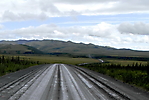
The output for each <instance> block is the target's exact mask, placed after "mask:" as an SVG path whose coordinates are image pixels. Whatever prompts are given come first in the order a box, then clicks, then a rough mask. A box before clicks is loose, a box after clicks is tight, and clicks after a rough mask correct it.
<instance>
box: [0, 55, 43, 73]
mask: <svg viewBox="0 0 149 100" xmlns="http://www.w3.org/2000/svg"><path fill="white" fill-rule="evenodd" d="M38 64H40V62H39V61H37V62H34V61H30V60H25V59H20V57H19V56H18V57H11V58H6V57H5V56H1V57H0V76H1V75H5V74H7V73H11V72H15V71H18V70H21V69H25V68H27V67H30V66H33V65H38Z"/></svg>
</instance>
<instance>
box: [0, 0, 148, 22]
mask: <svg viewBox="0 0 149 100" xmlns="http://www.w3.org/2000/svg"><path fill="white" fill-rule="evenodd" d="M148 5H149V1H148V0H129V1H125V0H50V1H49V0H5V1H4V0H3V1H0V13H1V14H0V22H4V21H20V20H30V19H39V20H44V19H46V18H48V17H55V16H75V15H102V14H109V15H110V14H123V13H149V11H148V9H149V6H148Z"/></svg>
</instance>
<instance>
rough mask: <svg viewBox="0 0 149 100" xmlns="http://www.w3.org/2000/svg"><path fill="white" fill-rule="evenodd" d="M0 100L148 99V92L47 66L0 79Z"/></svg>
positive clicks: (65, 67) (85, 71)
mask: <svg viewBox="0 0 149 100" xmlns="http://www.w3.org/2000/svg"><path fill="white" fill-rule="evenodd" d="M0 100H149V93H148V92H146V91H143V90H140V89H137V88H135V87H132V86H130V85H128V84H125V83H122V82H120V81H117V80H114V79H113V78H111V77H108V76H105V75H102V74H99V73H97V72H94V71H91V70H88V69H84V68H80V67H77V66H73V65H65V64H51V65H50V64H48V65H39V66H33V67H30V68H27V69H24V70H21V71H18V72H15V73H11V74H8V75H5V76H2V77H0Z"/></svg>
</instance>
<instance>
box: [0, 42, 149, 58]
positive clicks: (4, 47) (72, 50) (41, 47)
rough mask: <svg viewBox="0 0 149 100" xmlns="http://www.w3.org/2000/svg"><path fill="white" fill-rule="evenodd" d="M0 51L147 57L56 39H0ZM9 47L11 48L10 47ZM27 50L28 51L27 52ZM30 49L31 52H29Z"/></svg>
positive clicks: (127, 50) (143, 54)
mask: <svg viewBox="0 0 149 100" xmlns="http://www.w3.org/2000/svg"><path fill="white" fill-rule="evenodd" d="M0 47H1V48H0V53H10V54H11V53H21V54H22V53H34V54H39V53H46V54H58V55H59V54H69V55H77V56H78V55H81V56H86V57H96V56H120V57H147V58H149V51H136V50H130V49H116V48H112V47H107V46H98V45H94V44H84V43H74V42H71V41H67V42H66V41H58V40H18V41H1V42H0ZM8 48H9V49H8ZM10 48H11V49H10ZM28 51H29V52H28ZM30 51H31V52H30Z"/></svg>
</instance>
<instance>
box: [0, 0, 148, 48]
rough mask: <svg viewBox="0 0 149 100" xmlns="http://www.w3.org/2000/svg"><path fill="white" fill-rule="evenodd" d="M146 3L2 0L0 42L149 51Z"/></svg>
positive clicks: (134, 0)
mask: <svg viewBox="0 0 149 100" xmlns="http://www.w3.org/2000/svg"><path fill="white" fill-rule="evenodd" d="M148 5H149V0H127V1H126V0H1V1H0V40H18V39H26V40H32V39H38V40H42V39H53V40H62V41H72V42H77V43H80V42H81V43H86V44H88V43H92V44H95V45H99V46H110V47H114V48H127V49H134V50H143V51H149V6H148Z"/></svg>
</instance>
